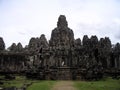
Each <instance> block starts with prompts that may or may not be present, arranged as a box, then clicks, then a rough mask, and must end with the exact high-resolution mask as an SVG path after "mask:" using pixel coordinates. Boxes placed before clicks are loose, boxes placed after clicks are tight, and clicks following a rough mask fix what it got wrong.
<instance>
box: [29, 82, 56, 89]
mask: <svg viewBox="0 0 120 90" xmlns="http://www.w3.org/2000/svg"><path fill="white" fill-rule="evenodd" d="M55 83H56V81H37V82H36V83H33V84H32V85H31V86H29V87H28V89H27V90H50V89H51V88H52V87H53V85H54V84H55Z"/></svg>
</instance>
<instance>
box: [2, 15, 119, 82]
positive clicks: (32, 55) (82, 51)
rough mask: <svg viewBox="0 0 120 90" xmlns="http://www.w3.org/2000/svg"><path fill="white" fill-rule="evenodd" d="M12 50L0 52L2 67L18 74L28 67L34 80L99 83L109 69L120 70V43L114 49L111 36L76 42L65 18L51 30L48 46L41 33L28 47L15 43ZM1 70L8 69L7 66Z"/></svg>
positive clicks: (3, 47) (31, 40) (29, 75)
mask: <svg viewBox="0 0 120 90" xmlns="http://www.w3.org/2000/svg"><path fill="white" fill-rule="evenodd" d="M4 49H5V44H4V41H3V39H2V38H0V50H4ZM9 49H10V51H8V52H7V54H6V52H5V53H2V54H1V53H0V67H3V66H4V65H6V66H7V67H10V70H18V71H20V70H25V68H26V72H27V74H26V75H28V77H32V78H34V77H36V78H39V79H45V78H47V79H48V78H51V79H79V78H80V77H81V78H80V79H87V80H93V79H96V80H97V79H100V78H102V76H103V73H104V72H105V71H107V70H111V69H115V70H120V44H119V43H117V44H116V45H115V46H114V47H112V44H111V41H110V39H109V38H108V37H105V38H101V39H100V40H98V38H97V36H95V35H94V36H91V37H90V38H89V37H88V36H87V35H84V36H83V39H82V41H81V39H80V38H78V39H74V33H73V31H72V29H70V28H69V27H68V22H67V20H66V17H65V16H64V15H60V16H59V18H58V22H57V27H56V28H55V29H53V30H52V33H51V38H50V40H49V43H48V41H47V39H46V37H45V35H44V34H42V35H41V36H40V37H36V38H35V37H33V38H31V39H30V41H29V44H28V45H27V46H26V47H25V48H23V47H22V45H21V43H18V44H17V45H16V44H15V43H13V44H12V45H11V47H10V48H9ZM11 52H12V54H11ZM5 60H7V61H5ZM6 62H8V63H6ZM7 64H8V65H7ZM10 65H11V66H10ZM2 70H7V69H6V67H4V68H2ZM114 73H116V72H114ZM34 75H35V76H34ZM64 75H65V77H64ZM54 76H55V77H54Z"/></svg>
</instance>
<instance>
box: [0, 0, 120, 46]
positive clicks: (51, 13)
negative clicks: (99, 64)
mask: <svg viewBox="0 0 120 90" xmlns="http://www.w3.org/2000/svg"><path fill="white" fill-rule="evenodd" d="M59 15H65V16H66V19H67V21H68V26H69V27H70V28H71V29H72V30H73V32H74V37H75V38H81V40H82V38H83V35H88V36H89V37H91V35H97V36H98V38H102V37H105V36H106V37H109V38H110V40H111V42H112V43H113V44H115V43H117V42H120V0H0V37H3V39H4V42H5V44H6V47H9V46H11V44H12V43H13V42H14V43H16V44H17V43H18V42H21V43H22V45H23V46H25V45H28V43H29V40H30V38H31V37H40V35H41V34H45V36H46V38H47V40H50V37H51V32H52V30H53V29H54V28H55V27H57V21H58V17H59Z"/></svg>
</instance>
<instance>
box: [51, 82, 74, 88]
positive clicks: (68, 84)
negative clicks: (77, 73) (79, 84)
mask: <svg viewBox="0 0 120 90" xmlns="http://www.w3.org/2000/svg"><path fill="white" fill-rule="evenodd" d="M73 84H74V83H73V82H72V81H58V82H57V83H56V84H55V85H54V87H53V88H52V90H76V89H75V88H74V87H73Z"/></svg>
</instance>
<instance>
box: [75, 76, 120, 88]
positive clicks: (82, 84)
mask: <svg viewBox="0 0 120 90" xmlns="http://www.w3.org/2000/svg"><path fill="white" fill-rule="evenodd" d="M74 86H75V87H76V88H77V90H120V80H114V79H111V78H107V79H105V80H100V81H75V83H74Z"/></svg>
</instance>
